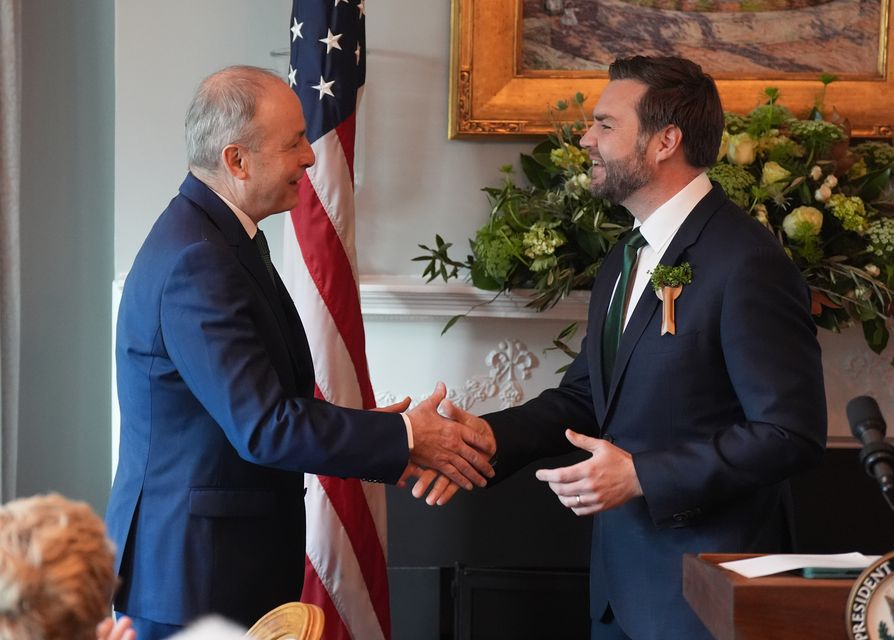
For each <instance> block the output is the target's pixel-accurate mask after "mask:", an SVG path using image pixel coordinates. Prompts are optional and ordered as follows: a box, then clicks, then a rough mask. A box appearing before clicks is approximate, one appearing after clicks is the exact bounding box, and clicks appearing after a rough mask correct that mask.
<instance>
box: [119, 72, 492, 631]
mask: <svg viewBox="0 0 894 640" xmlns="http://www.w3.org/2000/svg"><path fill="white" fill-rule="evenodd" d="M186 141H187V149H188V155H189V168H190V173H189V174H188V175H187V177H186V179H185V180H184V182H183V184H182V185H181V186H180V193H179V194H178V195H177V196H176V197H175V198H174V199H173V200H172V201H171V203H170V205H168V208H167V209H166V210H165V211H164V212H163V213H162V214H161V216H160V217H159V218H158V220H157V221H156V223H155V225H154V226H153V228H152V230H151V231H150V232H149V235H148V237H147V238H146V241H145V242H144V244H143V246H142V248H141V249H140V251H139V253H138V254H137V257H136V259H135V261H134V264H133V268H132V269H131V271H130V274H129V275H128V277H127V281H126V282H125V285H124V291H123V294H122V298H121V307H120V310H119V316H118V328H117V331H118V333H117V345H116V362H117V369H118V395H119V402H120V407H121V446H120V457H119V463H118V470H117V474H116V477H115V482H114V485H113V487H112V495H111V498H110V502H109V508H108V513H107V516H106V520H107V523H108V528H109V534H110V537H111V538H112V540H114V542H115V543H116V545H117V546H118V549H119V554H118V556H117V558H116V568H117V569H118V572H119V575H120V576H121V580H122V588H121V591H120V593H119V594H118V596H117V597H116V599H115V608H116V610H117V611H119V612H121V613H126V614H127V615H128V616H130V617H131V618H133V620H134V628H135V629H136V630H137V633H138V637H139V638H140V640H153V639H155V638H164V637H168V636H170V635H172V634H174V633H175V632H176V631H177V630H178V629H179V628H180V627H182V626H183V625H185V624H186V623H188V622H189V621H190V620H192V619H195V618H197V617H199V616H202V615H204V614H207V613H218V614H221V615H223V616H226V617H228V618H230V619H232V620H235V621H237V622H239V623H241V624H243V625H244V626H246V627H248V626H251V624H252V623H253V622H254V621H255V620H256V619H258V618H259V617H261V615H263V614H264V613H265V612H267V611H268V610H270V609H272V608H274V607H276V606H278V605H280V604H282V603H284V602H288V601H291V600H297V599H298V596H299V594H300V593H301V586H302V580H303V574H304V545H303V542H304V508H303V491H302V489H303V473H304V472H308V473H317V474H324V475H331V476H341V477H363V478H368V479H373V480H377V481H382V482H396V481H398V479H399V478H400V477H401V476H402V474H404V472H405V471H409V470H412V469H416V468H417V465H418V466H419V467H425V468H432V469H438V470H439V471H442V472H443V473H444V474H445V475H447V476H448V477H450V478H451V479H452V480H454V481H455V482H458V483H459V484H460V485H462V486H464V487H465V488H472V486H473V484H475V485H479V486H482V485H484V484H485V483H486V477H490V476H492V475H493V470H492V468H491V467H490V465H489V463H488V460H489V458H490V457H491V454H492V453H493V451H494V449H495V445H494V442H493V439H492V437H490V435H489V434H487V433H484V432H479V431H476V430H475V429H474V428H470V427H467V426H465V425H461V424H458V423H455V422H451V421H449V420H446V419H445V418H443V417H441V416H440V415H438V413H437V406H438V404H439V403H440V401H441V400H442V399H443V397H444V395H445V389H444V387H443V385H442V384H439V385H438V387H437V388H436V390H435V394H433V396H432V397H430V398H429V399H428V400H426V401H425V402H423V403H422V404H420V405H419V406H418V407H416V408H414V409H413V410H412V411H409V412H407V413H403V414H399V413H398V412H399V411H403V410H405V409H406V408H407V403H408V401H405V402H403V403H400V405H395V406H392V407H389V408H387V409H386V410H385V411H380V412H371V411H360V410H354V409H345V408H340V407H336V406H333V405H331V404H329V403H326V402H323V401H319V400H315V399H314V397H313V390H314V369H313V363H312V361H311V353H310V349H309V347H308V343H307V337H306V335H305V333H304V330H303V328H302V325H301V320H300V318H299V315H298V312H297V310H296V309H295V307H294V305H293V303H292V301H291V299H290V298H289V296H288V293H287V292H286V290H285V287H284V286H283V283H282V281H281V280H280V278H279V275H278V274H277V273H276V270H275V269H274V268H273V265H272V263H271V262H270V255H269V250H268V248H267V243H266V241H265V240H264V238H263V232H261V231H260V230H259V229H258V226H257V225H258V222H260V221H261V220H262V219H264V218H266V217H267V216H269V215H271V214H273V213H277V212H281V211H287V210H290V209H292V208H293V207H295V206H296V205H297V204H298V183H299V181H300V180H301V179H302V177H303V176H304V172H305V170H306V169H307V168H308V167H309V166H311V165H312V164H313V162H314V154H313V151H312V150H311V147H310V144H309V143H308V140H307V138H306V136H305V124H304V117H303V114H302V110H301V104H300V103H299V101H298V98H297V97H296V96H295V94H294V93H293V92H292V91H291V90H290V89H289V87H288V86H287V85H286V84H285V83H284V82H282V81H281V80H280V79H279V78H278V77H277V76H275V75H274V74H272V73H270V72H268V71H265V70H262V69H257V68H254V67H230V68H227V69H224V70H222V71H220V72H218V73H215V74H213V75H212V76H210V77H208V78H207V79H206V80H205V81H204V82H203V83H202V84H201V86H200V87H199V89H198V92H197V93H196V96H195V98H194V99H193V102H192V104H191V106H190V107H189V111H188V113H187V116H186Z"/></svg>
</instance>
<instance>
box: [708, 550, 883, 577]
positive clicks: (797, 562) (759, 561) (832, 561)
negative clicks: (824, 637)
mask: <svg viewBox="0 0 894 640" xmlns="http://www.w3.org/2000/svg"><path fill="white" fill-rule="evenodd" d="M880 557H881V556H864V555H863V554H862V553H857V552H853V553H838V554H829V555H826V554H822V555H819V554H816V555H809V554H808V555H802V554H793V553H783V554H776V555H769V556H758V557H756V558H745V559H744V560H732V561H730V562H721V563H720V566H721V567H723V568H724V569H729V570H730V571H735V572H736V573H738V574H740V575H743V576H745V577H746V578H758V577H760V576H769V575H773V574H774V573H782V572H783V571H794V570H795V569H803V568H804V567H821V568H823V569H865V568H866V567H868V566H869V565H870V564H872V563H873V562H875V561H876V560H878V559H879V558H880Z"/></svg>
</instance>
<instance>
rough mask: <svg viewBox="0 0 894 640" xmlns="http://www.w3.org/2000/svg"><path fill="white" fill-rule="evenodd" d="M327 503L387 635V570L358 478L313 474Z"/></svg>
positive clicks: (389, 626) (389, 622)
mask: <svg viewBox="0 0 894 640" xmlns="http://www.w3.org/2000/svg"><path fill="white" fill-rule="evenodd" d="M317 478H318V479H319V481H320V484H321V485H322V486H323V489H324V490H325V491H326V495H327V496H329V502H330V503H332V507H333V508H334V509H335V512H336V514H338V518H339V520H341V523H342V526H344V528H345V533H347V534H348V539H349V540H350V541H351V546H352V547H353V549H354V555H355V556H356V557H357V563H358V564H359V565H360V572H361V573H362V574H363V581H364V582H366V589H367V591H368V592H369V597H370V600H371V601H372V604H373V608H374V609H375V611H376V617H377V618H378V619H379V625H380V626H381V627H382V633H383V634H384V636H385V637H386V638H390V637H391V611H390V608H389V606H388V571H387V570H386V568H385V553H384V552H383V551H382V545H381V544H380V543H379V537H378V534H377V533H376V523H375V521H374V520H373V517H372V513H370V511H369V503H368V502H367V501H366V494H365V493H363V486H362V485H361V484H360V481H359V480H356V479H348V480H343V479H341V478H332V477H329V476H317Z"/></svg>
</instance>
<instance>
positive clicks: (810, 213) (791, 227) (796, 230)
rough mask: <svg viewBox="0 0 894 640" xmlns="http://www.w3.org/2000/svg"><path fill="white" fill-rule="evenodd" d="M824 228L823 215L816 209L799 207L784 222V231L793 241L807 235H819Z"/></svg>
mask: <svg viewBox="0 0 894 640" xmlns="http://www.w3.org/2000/svg"><path fill="white" fill-rule="evenodd" d="M822 228H823V214H822V212H820V210H819V209H815V208H814V207H798V208H797V209H795V210H794V211H792V212H791V213H790V214H788V215H787V216H785V218H784V219H783V220H782V229H783V231H785V235H787V236H788V237H789V238H791V239H792V240H798V239H800V238H803V237H804V235H805V234H809V235H812V236H815V235H819V232H820V229H822Z"/></svg>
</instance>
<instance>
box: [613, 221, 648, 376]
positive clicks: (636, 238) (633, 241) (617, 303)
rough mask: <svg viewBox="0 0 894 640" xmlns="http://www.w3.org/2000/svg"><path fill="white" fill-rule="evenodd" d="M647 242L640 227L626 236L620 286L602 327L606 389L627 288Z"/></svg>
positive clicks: (616, 350) (620, 328)
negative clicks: (639, 254)
mask: <svg viewBox="0 0 894 640" xmlns="http://www.w3.org/2000/svg"><path fill="white" fill-rule="evenodd" d="M646 244H647V243H646V239H645V238H643V234H642V233H640V231H639V227H637V228H636V229H633V230H632V231H631V232H630V233H628V234H627V237H626V238H624V265H623V266H622V267H621V277H620V278H618V286H617V287H615V294H614V295H613V296H612V301H611V305H610V306H609V308H608V315H607V316H606V317H605V326H604V327H603V329H602V381H603V383H604V386H605V388H606V389H608V383H609V381H610V380H611V376H612V369H613V368H614V366H615V356H616V355H617V353H618V344H620V342H621V333H622V332H623V330H624V307H625V306H626V305H625V303H626V302H627V289H628V288H629V286H630V274H631V272H632V271H633V265H634V264H636V255H637V253H638V252H639V250H640V248H642V247H644V246H645V245H646Z"/></svg>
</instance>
